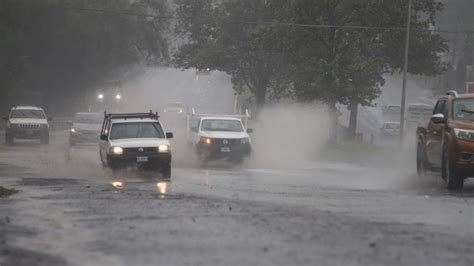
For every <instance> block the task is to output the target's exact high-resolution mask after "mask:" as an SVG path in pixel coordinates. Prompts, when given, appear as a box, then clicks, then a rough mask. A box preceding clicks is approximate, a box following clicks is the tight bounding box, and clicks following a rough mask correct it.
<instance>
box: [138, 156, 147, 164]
mask: <svg viewBox="0 0 474 266" xmlns="http://www.w3.org/2000/svg"><path fill="white" fill-rule="evenodd" d="M145 162H148V157H147V156H138V157H137V163H145Z"/></svg>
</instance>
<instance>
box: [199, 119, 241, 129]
mask: <svg viewBox="0 0 474 266" xmlns="http://www.w3.org/2000/svg"><path fill="white" fill-rule="evenodd" d="M201 130H203V131H230V132H242V131H244V129H243V128H242V123H241V122H240V121H238V120H224V119H206V120H202V123H201Z"/></svg>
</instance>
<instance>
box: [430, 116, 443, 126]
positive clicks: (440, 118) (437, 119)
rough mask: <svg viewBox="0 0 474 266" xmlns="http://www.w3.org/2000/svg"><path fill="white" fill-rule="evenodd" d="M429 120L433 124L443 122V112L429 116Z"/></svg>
mask: <svg viewBox="0 0 474 266" xmlns="http://www.w3.org/2000/svg"><path fill="white" fill-rule="evenodd" d="M431 121H433V123H435V124H444V123H445V122H446V119H445V117H444V115H443V114H434V115H432V116H431Z"/></svg>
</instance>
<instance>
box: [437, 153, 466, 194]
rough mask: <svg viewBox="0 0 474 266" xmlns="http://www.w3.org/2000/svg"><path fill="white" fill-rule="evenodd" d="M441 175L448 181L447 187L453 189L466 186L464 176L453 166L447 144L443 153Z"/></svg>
mask: <svg viewBox="0 0 474 266" xmlns="http://www.w3.org/2000/svg"><path fill="white" fill-rule="evenodd" d="M441 177H442V178H443V179H444V181H445V183H446V187H447V188H448V189H451V190H460V189H462V188H463V186H464V177H462V176H461V175H460V174H459V173H458V172H457V171H456V169H455V168H454V167H453V166H452V164H451V162H450V159H449V151H448V147H447V146H443V155H442V158H441Z"/></svg>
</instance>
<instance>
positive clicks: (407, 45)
mask: <svg viewBox="0 0 474 266" xmlns="http://www.w3.org/2000/svg"><path fill="white" fill-rule="evenodd" d="M411 6H412V0H408V15H407V33H406V40H405V62H404V66H403V87H402V103H401V112H400V144H403V136H404V134H405V102H406V99H405V98H406V94H407V72H408V51H409V48H410V26H411Z"/></svg>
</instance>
